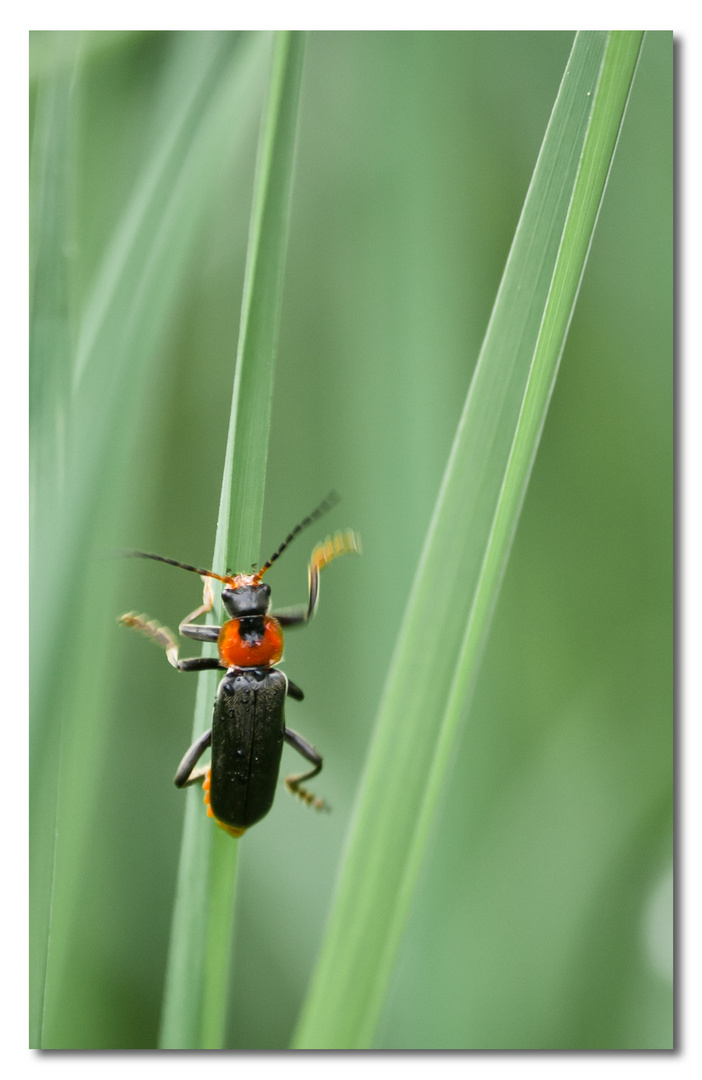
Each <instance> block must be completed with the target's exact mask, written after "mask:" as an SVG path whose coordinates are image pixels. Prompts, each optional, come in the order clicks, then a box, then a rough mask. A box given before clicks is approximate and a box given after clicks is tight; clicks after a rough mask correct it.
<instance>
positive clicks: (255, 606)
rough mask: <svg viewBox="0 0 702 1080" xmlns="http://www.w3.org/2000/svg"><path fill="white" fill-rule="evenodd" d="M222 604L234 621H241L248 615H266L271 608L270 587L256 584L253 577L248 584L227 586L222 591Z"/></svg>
mask: <svg viewBox="0 0 702 1080" xmlns="http://www.w3.org/2000/svg"><path fill="white" fill-rule="evenodd" d="M244 576H245V575H243V574H241V575H239V577H244ZM235 580H236V579H235ZM222 603H223V604H224V606H225V608H226V609H227V613H228V614H229V616H230V617H231V618H232V619H241V618H244V617H246V616H247V615H265V614H266V613H267V611H268V609H269V607H270V606H271V588H270V585H266V584H265V583H264V584H261V585H257V584H254V583H253V575H251V576H250V577H249V580H248V581H247V582H246V584H242V585H226V586H225V587H224V588H223V589H222Z"/></svg>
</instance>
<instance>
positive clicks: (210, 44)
mask: <svg viewBox="0 0 702 1080" xmlns="http://www.w3.org/2000/svg"><path fill="white" fill-rule="evenodd" d="M236 44H238V43H237V42H236V39H235V37H234V36H231V35H209V34H203V35H183V36H182V38H179V39H178V41H177V42H176V46H175V48H174V50H173V52H172V54H171V55H170V56H169V57H168V59H166V60H165V62H164V65H163V80H162V82H161V83H160V84H159V93H160V95H161V97H160V110H161V113H162V115H163V117H167V118H168V121H169V122H168V124H167V125H166V126H165V127H164V128H163V129H161V130H162V133H163V141H162V142H161V141H159V140H158V139H156V140H154V142H153V144H152V146H151V153H150V154H145V155H144V157H143V161H144V165H143V170H142V171H141V172H140V173H139V175H138V176H137V178H136V180H135V183H134V186H133V189H132V192H131V198H129V199H128V200H127V205H126V207H125V209H124V217H123V220H121V221H119V222H118V223H117V226H116V229H115V231H114V236H115V238H116V239H114V241H113V242H110V241H109V240H108V242H107V244H106V248H107V254H106V255H104V257H103V258H102V259H101V260H100V262H99V265H98V267H97V272H96V273H95V283H96V284H95V287H94V289H93V290H92V291H91V292H90V294H89V295H88V297H87V299H86V301H85V303H84V304H83V305H82V308H81V307H79V306H78V300H77V292H78V290H77V289H76V287H75V281H74V280H73V272H72V271H73V267H72V264H71V259H70V258H65V253H66V252H71V250H72V249H71V246H70V245H68V244H67V245H64V256H63V257H62V258H61V260H60V262H59V259H58V257H57V254H56V253H57V251H58V247H57V244H56V243H49V245H48V246H47V243H46V237H47V236H51V235H52V232H53V234H54V235H60V233H59V231H58V230H59V229H62V228H66V227H67V224H66V223H70V222H71V221H72V214H73V213H75V205H74V203H75V198H76V192H75V189H74V188H71V187H70V185H69V184H68V183H67V182H66V180H65V170H66V168H67V166H66V164H65V161H62V160H60V159H61V156H62V155H64V156H65V155H67V154H69V153H70V150H67V149H66V148H67V147H71V139H72V138H75V134H74V133H73V126H74V125H77V124H79V119H80V109H79V106H78V104H77V103H78V102H79V101H80V95H81V93H82V77H83V76H82V69H81V66H80V63H79V59H78V58H75V69H73V68H72V69H71V70H69V71H64V68H63V65H60V66H59V68H58V74H57V75H56V76H52V78H55V79H56V80H57V82H58V81H59V80H62V81H63V84H65V91H61V92H62V93H63V94H64V97H63V99H61V100H60V101H59V104H60V105H61V108H62V112H61V114H60V116H59V119H61V123H57V114H56V110H54V114H53V117H51V116H49V115H48V110H40V109H39V106H37V111H36V114H35V128H34V141H35V145H36V146H37V155H36V161H35V162H34V163H33V164H36V165H37V166H41V163H42V160H43V157H42V154H43V151H42V149H41V148H42V146H44V144H45V143H47V140H51V138H52V135H53V143H54V144H56V145H55V146H54V148H53V150H50V153H51V154H52V155H53V158H54V163H55V167H54V168H53V169H52V170H51V171H50V172H48V173H47V172H46V170H44V169H42V168H41V167H39V168H37V169H34V175H33V194H32V205H33V207H34V208H35V210H37V212H38V210H39V208H47V213H44V214H43V216H42V217H37V219H36V220H35V224H36V226H37V232H38V233H39V234H40V235H41V237H42V238H43V239H41V241H40V240H39V239H37V241H36V242H35V245H34V251H33V256H32V279H33V297H32V299H33V305H32V312H31V325H30V331H31V339H32V400H31V412H32V415H31V444H32V452H31V454H32V476H31V484H32V490H31V504H32V506H33V507H34V508H35V510H36V513H35V514H34V515H33V518H32V549H31V576H30V581H31V590H30V618H31V620H32V639H33V642H34V643H35V647H36V650H37V655H40V656H41V657H42V663H41V664H39V665H37V667H36V672H35V675H34V678H33V683H32V693H31V698H30V778H31V780H30V864H31V867H32V885H31V911H30V944H31V964H30V976H31V987H32V991H31V1000H32V1011H31V1020H32V1045H33V1046H42V1045H48V1044H47V1041H46V1026H47V1023H48V1027H49V1029H51V1025H52V1015H54V1014H55V1013H56V1012H57V1011H60V1009H59V1008H58V1007H57V1008H56V1009H54V1005H55V1004H56V1003H57V1002H59V1000H60V997H61V994H62V990H63V984H64V973H65V969H66V966H67V965H69V964H70V957H68V955H67V942H68V941H69V940H70V935H69V933H68V930H67V928H68V927H69V926H70V925H72V923H73V922H74V921H75V919H76V918H77V912H79V910H80V900H79V888H78V881H79V875H80V861H81V853H82V846H83V844H84V841H85V834H86V828H87V820H88V818H89V814H87V813H86V806H87V807H90V805H91V798H92V797H93V796H94V794H95V792H94V789H93V788H92V787H91V784H92V782H93V781H92V778H93V777H94V775H95V762H96V761H98V760H99V758H100V746H99V740H100V738H101V736H102V733H103V729H102V727H101V717H102V712H101V709H100V702H99V701H96V700H95V698H94V694H95V681H94V677H93V675H94V672H95V669H96V668H99V667H100V666H101V665H102V664H103V663H105V662H106V655H105V650H106V643H105V645H103V644H102V643H101V642H97V643H96V644H95V648H94V652H93V655H92V656H90V657H89V656H88V655H87V654H86V656H85V659H81V660H80V661H76V660H75V659H74V657H75V655H76V651H77V650H76V647H75V640H74V635H73V634H72V633H67V632H66V627H65V622H66V613H67V612H71V619H72V624H71V625H72V627H82V626H84V625H86V624H87V623H88V622H90V620H92V622H93V625H105V623H106V622H107V619H108V618H110V619H111V618H112V617H113V615H114V613H113V612H112V613H110V614H109V615H108V613H107V612H106V611H104V610H103V609H102V608H101V607H99V606H98V607H95V606H94V607H93V608H92V609H91V611H90V616H89V618H88V615H87V613H86V612H85V611H84V608H83V603H84V600H83V598H84V596H85V593H86V574H87V571H88V570H89V569H90V568H91V564H93V562H94V559H95V555H96V545H97V550H98V551H99V550H100V549H99V544H100V541H101V540H102V539H103V538H104V533H101V531H100V530H101V527H102V526H103V525H104V522H105V520H106V518H107V516H108V513H109V511H108V509H106V504H108V503H109V494H111V493H113V492H114V491H115V490H116V489H117V490H119V488H120V486H121V485H122V484H126V483H128V478H126V477H125V476H124V475H123V472H120V469H121V467H122V466H123V463H124V457H125V450H126V442H127V439H126V437H125V432H127V431H129V430H130V423H131V421H132V419H133V416H134V414H135V413H136V412H137V411H138V410H139V409H140V408H142V407H145V405H146V400H145V396H144V387H145V383H146V381H147V379H148V377H149V376H150V375H151V374H152V372H153V370H154V366H155V364H156V362H157V360H158V359H159V346H160V345H161V343H162V341H163V332H164V326H165V325H167V315H168V313H169V312H171V311H172V309H173V306H174V302H175V299H176V297H177V295H178V290H179V288H180V285H181V282H182V279H183V275H184V272H185V269H186V267H187V265H188V258H189V255H190V253H191V250H192V243H193V239H194V236H195V235H196V229H197V225H198V223H199V222H200V220H201V217H202V215H203V213H204V212H205V210H206V209H207V205H208V197H209V196H210V195H211V193H212V191H213V190H217V188H218V187H219V185H220V183H221V178H222V172H223V162H222V154H221V145H222V132H223V130H224V129H226V130H227V131H228V132H229V133H230V135H231V139H232V141H233V142H234V143H237V142H238V141H239V139H240V138H241V137H243V136H244V135H245V133H246V131H247V128H248V112H247V110H246V109H242V108H241V107H239V108H237V103H238V102H239V101H240V99H241V91H242V85H243V86H245V85H247V82H248V81H250V79H251V75H252V68H251V60H250V59H249V57H250V55H251V51H250V49H249V45H248V41H243V42H242V49H241V50H238V49H237V48H236V47H235V46H236ZM232 53H234V54H235V55H234V56H232ZM187 76H190V77H191V79H193V80H194V82H191V81H190V79H189V78H188V77H187ZM69 88H70V96H69ZM44 92H45V88H44V86H43V84H41V83H40V85H39V87H38V90H37V95H38V101H39V100H40V99H41V97H42V96H43V94H44ZM57 93H58V91H57ZM62 102H63V104H62ZM62 147H63V149H62ZM44 157H46V155H45V154H44ZM45 177H48V182H45ZM57 222H58V223H59V225H58V226H57V224H56V223H57ZM59 254H60V252H59ZM52 280H55V281H60V283H61V288H62V290H63V293H64V295H65V297H66V298H68V297H74V296H76V300H75V304H76V306H77V307H78V311H77V314H76V317H75V320H74V321H75V326H74V325H73V323H72V322H71V321H70V320H69V314H68V299H66V300H65V302H64V303H63V307H62V309H61V310H59V307H58V305H57V304H56V303H55V301H54V300H53V299H52V297H51V296H50V295H49V293H48V291H47V289H46V288H45V287H44V286H43V284H42V283H46V282H47V281H49V282H50V281H52ZM53 289H54V292H56V290H57V285H54V286H53ZM52 305H53V306H52ZM47 315H48V317H49V319H50V320H51V333H47V332H45V330H46V327H47V325H48V323H47ZM74 343H75V344H74ZM71 369H72V370H71ZM54 383H56V386H54ZM46 402H48V403H50V405H51V407H52V408H53V410H54V415H55V416H56V417H57V418H58V420H59V421H60V423H58V422H57V423H56V424H54V423H53V422H52V423H46V422H45V421H46V408H45V403H46ZM59 437H60V438H61V439H62V440H63V442H61V443H60V444H58V443H57V439H58V438H59ZM100 553H101V554H103V553H104V552H100ZM93 570H94V567H93ZM104 597H105V590H103V591H102V593H101V596H100V603H102V602H104ZM79 790H82V792H83V800H82V805H81V804H80V803H79V801H78V800H77V799H76V797H75V792H76V791H79ZM50 1042H51V1036H49V1044H50Z"/></svg>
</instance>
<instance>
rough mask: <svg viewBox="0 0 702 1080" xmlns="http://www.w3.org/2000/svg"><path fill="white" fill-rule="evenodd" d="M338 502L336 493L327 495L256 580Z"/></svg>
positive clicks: (294, 531) (264, 567)
mask: <svg viewBox="0 0 702 1080" xmlns="http://www.w3.org/2000/svg"><path fill="white" fill-rule="evenodd" d="M338 502H339V496H338V495H337V494H336V492H335V491H331V492H330V493H329V494H328V495H327V497H326V499H325V500H324V502H321V503H320V504H319V506H318V507H317V509H316V510H313V511H312V513H311V514H308V515H307V517H306V518H305V519H304V520H303V521H301V522H300V524H299V525H296V526H295V528H294V529H293V531H292V532H291V533H288V535H287V536H286V537H285V539H284V540H283V543H282V544H281V545H280V547H279V548H278V550H277V551H275V552H274V553H273V554H272V555H271V557H270V559H269V560H268V562H267V563H264V565H263V566H262V567H261V569H260V570H257V571H256V578H257V579H259V580H260V579H261V578H262V577H263V575H264V574H265V572H266V570H270V568H271V566H272V565H273V563H274V562H275V561H276V559H279V558H280V556H281V555H282V554H283V552H284V551H285V549H286V548H287V547H289V545H290V544H291V543H292V542H293V540H294V539H295V537H296V536H297V535H298V533H301V532H302V530H303V529H306V528H307V526H308V525H311V524H312V523H313V522H315V521H318V520H319V518H321V517H322V515H323V514H326V512H327V511H328V510H331V509H332V507H333V506H336V504H337V503H338Z"/></svg>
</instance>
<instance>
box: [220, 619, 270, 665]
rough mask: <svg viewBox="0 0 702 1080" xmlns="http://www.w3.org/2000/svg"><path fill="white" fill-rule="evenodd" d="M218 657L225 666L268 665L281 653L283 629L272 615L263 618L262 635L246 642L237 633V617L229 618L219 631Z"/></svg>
mask: <svg viewBox="0 0 702 1080" xmlns="http://www.w3.org/2000/svg"><path fill="white" fill-rule="evenodd" d="M217 648H218V649H219V658H220V660H221V661H222V663H223V664H224V666H225V667H228V668H230V667H242V668H247V667H270V666H271V665H272V664H277V663H278V661H279V660H280V658H281V656H282V655H283V631H282V630H281V628H280V623H279V622H278V620H277V619H274V618H273V616H272V615H266V616H264V619H263V637H262V638H261V639H260V641H255V642H247V641H245V640H244V639H243V638H242V637H241V634H240V633H239V619H229V621H228V622H225V624H224V626H223V627H222V629H221V630H220V632H219V638H218V640H217Z"/></svg>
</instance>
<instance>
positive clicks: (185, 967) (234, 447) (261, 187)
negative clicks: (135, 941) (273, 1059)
mask: <svg viewBox="0 0 702 1080" xmlns="http://www.w3.org/2000/svg"><path fill="white" fill-rule="evenodd" d="M303 52H304V35H302V34H301V33H279V34H277V35H276V37H275V40H274V48H273V60H272V66H271V79H270V87H269V93H268V100H267V104H266V109H265V112H264V118H263V125H262V129H261V137H260V143H259V156H258V163H257V169H256V178H255V182H254V199H253V206H252V213H251V225H250V232H249V245H248V252H247V263H246V276H245V281H244V293H243V299H242V313H241V323H240V329H239V344H238V349H237V357H236V368H235V377H234V389H233V394H232V408H231V414H230V423H229V434H228V439H227V448H226V453H225V465H224V475H223V480H222V494H221V500H220V509H219V520H218V526H217V536H216V541H215V549H214V555H213V567H214V568H219V569H220V572H221V570H223V569H224V568H226V567H227V566H231V567H247V566H250V565H251V563H253V562H254V561H256V560H258V559H259V542H260V532H261V519H262V515H263V493H264V486H265V472H266V460H267V453H268V432H269V427H270V410H271V398H272V391H273V371H274V359H275V350H276V341H277V335H278V323H279V315H280V304H281V296H282V284H283V269H284V263H285V251H286V243H287V234H288V220H289V212H290V197H291V190H292V174H293V159H294V148H295V136H296V126H297V114H298V102H299V91H300V81H301V74H302V60H303ZM216 682H217V675H216V672H203V673H202V675H201V676H200V679H199V684H198V693H197V701H196V706H195V722H194V727H193V734H194V736H197V735H199V734H200V733H201V732H202V731H204V730H205V729H206V728H207V727H208V726H209V725H210V722H211V708H212V700H213V698H214V694H215V688H216ZM187 797H188V806H187V809H186V818H185V830H184V835H183V846H182V850H181V859H180V865H179V870H178V884H177V891H176V902H175V911H174V916H173V926H172V933H171V948H170V955H169V963H168V972H167V979H166V992H165V1000H164V1011H163V1017H162V1028H161V1038H160V1045H161V1047H162V1048H164V1049H197V1048H200V1049H218V1048H221V1047H222V1046H223V1043H224V1033H225V1020H226V1002H227V993H226V991H227V979H228V960H229V956H230V953H231V936H232V914H233V898H234V882H235V874H236V857H237V850H238V842H237V841H233V840H231V839H230V838H229V837H227V836H226V835H225V834H224V833H221V835H215V834H216V833H218V830H217V829H216V828H215V827H214V826H213V824H212V822H211V820H210V819H208V818H207V817H206V816H205V814H204V811H203V807H202V794H201V792H200V791H199V789H198V790H196V791H191V792H189V793H188V796H187Z"/></svg>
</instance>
